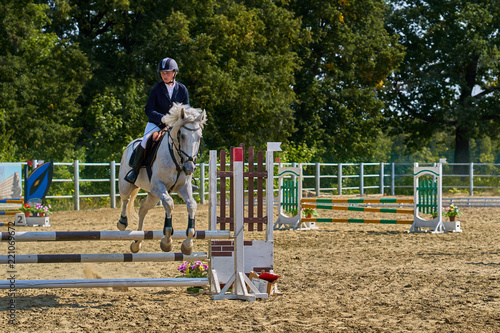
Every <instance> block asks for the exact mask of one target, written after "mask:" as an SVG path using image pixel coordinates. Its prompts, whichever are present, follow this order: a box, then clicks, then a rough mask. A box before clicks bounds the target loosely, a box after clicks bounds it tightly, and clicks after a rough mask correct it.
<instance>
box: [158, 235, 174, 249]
mask: <svg viewBox="0 0 500 333" xmlns="http://www.w3.org/2000/svg"><path fill="white" fill-rule="evenodd" d="M160 248H161V250H162V251H163V252H170V251H172V238H169V239H168V241H167V238H165V237H162V239H161V241H160Z"/></svg>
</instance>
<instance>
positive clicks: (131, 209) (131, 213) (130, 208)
mask: <svg viewBox="0 0 500 333" xmlns="http://www.w3.org/2000/svg"><path fill="white" fill-rule="evenodd" d="M137 193H139V188H135V189H134V190H133V191H132V193H130V197H129V199H128V205H127V216H128V217H131V218H133V219H135V220H136V221H139V215H137V212H136V210H135V198H136V197H137Z"/></svg>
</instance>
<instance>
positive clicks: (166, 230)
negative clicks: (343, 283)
mask: <svg viewBox="0 0 500 333" xmlns="http://www.w3.org/2000/svg"><path fill="white" fill-rule="evenodd" d="M151 191H152V192H153V193H155V194H156V195H157V196H158V198H160V200H161V203H162V205H163V208H164V209H165V221H164V224H163V237H162V239H161V242H160V248H161V249H162V251H164V252H170V251H172V235H173V233H174V228H173V227H172V210H173V209H174V200H173V199H172V197H171V196H170V194H168V191H167V188H166V187H165V185H164V184H163V183H162V182H160V181H158V180H157V181H156V182H155V183H154V186H153V188H152V189H151Z"/></svg>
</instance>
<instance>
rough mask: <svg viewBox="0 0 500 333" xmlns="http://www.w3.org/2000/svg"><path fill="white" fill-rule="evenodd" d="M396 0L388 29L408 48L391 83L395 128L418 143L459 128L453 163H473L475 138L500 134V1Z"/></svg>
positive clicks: (390, 111) (388, 112)
mask: <svg viewBox="0 0 500 333" xmlns="http://www.w3.org/2000/svg"><path fill="white" fill-rule="evenodd" d="M389 3H390V4H391V12H390V15H389V19H388V22H387V28H388V30H389V31H390V32H391V33H395V34H398V35H399V36H400V38H401V39H400V42H401V44H402V45H404V46H405V48H406V52H407V54H406V57H405V59H404V61H403V63H402V65H401V67H400V69H399V70H398V72H397V73H396V74H395V75H393V76H392V77H391V78H390V82H388V84H387V85H388V87H389V89H388V91H387V95H386V101H387V104H388V107H387V108H386V115H387V117H388V118H389V120H390V122H391V124H392V126H393V127H392V129H393V133H396V134H400V133H406V134H408V136H407V139H406V141H405V142H406V143H407V144H408V146H409V147H411V148H414V149H419V148H422V147H425V146H426V145H428V144H429V142H430V141H431V140H432V138H433V135H434V134H435V133H440V132H447V133H451V134H452V135H453V136H454V138H455V140H454V144H453V148H454V158H453V162H455V163H469V162H470V161H471V159H470V143H471V140H472V139H474V138H480V137H483V136H489V137H491V138H498V136H499V134H500V126H499V125H500V84H499V79H500V76H499V73H500V72H499V68H500V67H499V66H500V61H499V60H500V53H499V46H500V34H499V30H498V29H499V27H500V1H496V0H483V1H463V0H450V1H440V0H427V1H421V0H418V1H389ZM454 172H455V173H463V174H466V173H468V169H467V167H466V166H465V167H461V166H459V167H456V168H455V170H454Z"/></svg>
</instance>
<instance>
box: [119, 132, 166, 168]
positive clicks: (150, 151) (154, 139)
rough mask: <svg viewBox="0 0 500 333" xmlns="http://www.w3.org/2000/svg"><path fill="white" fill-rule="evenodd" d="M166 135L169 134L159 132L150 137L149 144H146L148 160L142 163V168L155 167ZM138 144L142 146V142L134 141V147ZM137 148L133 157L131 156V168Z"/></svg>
mask: <svg viewBox="0 0 500 333" xmlns="http://www.w3.org/2000/svg"><path fill="white" fill-rule="evenodd" d="M165 133H167V131H165V130H160V131H158V132H154V133H153V134H151V135H150V136H149V138H148V142H147V143H146V151H145V154H146V158H145V159H144V161H143V162H142V165H141V167H145V166H152V165H153V163H154V161H155V160H156V154H157V152H158V148H159V147H160V143H161V142H162V140H163V138H164V137H165ZM136 142H138V143H139V144H141V140H136V141H134V145H135V143H136ZM137 146H138V145H137ZM137 146H136V148H135V149H134V151H133V152H132V155H131V156H130V159H129V161H128V165H129V166H131V167H132V165H133V162H134V158H135V154H136V152H137Z"/></svg>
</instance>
